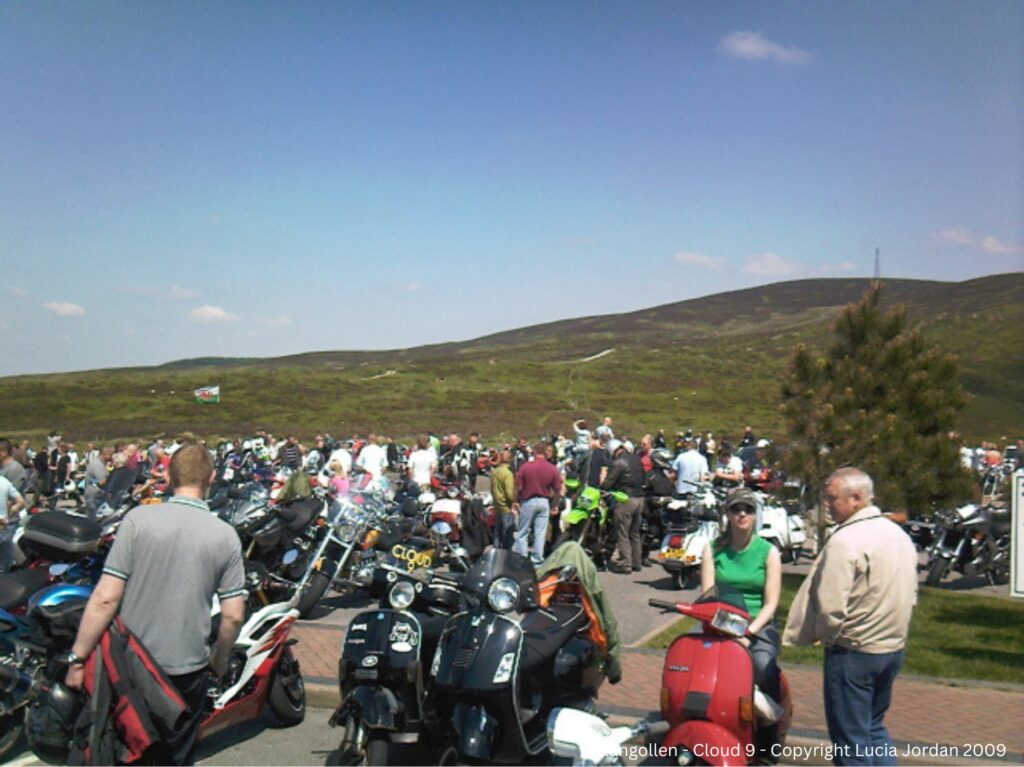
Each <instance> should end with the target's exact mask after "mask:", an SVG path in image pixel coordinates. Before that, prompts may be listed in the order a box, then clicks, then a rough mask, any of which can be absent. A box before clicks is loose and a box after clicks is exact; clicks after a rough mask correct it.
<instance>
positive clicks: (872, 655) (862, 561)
mask: <svg viewBox="0 0 1024 767" xmlns="http://www.w3.org/2000/svg"><path fill="white" fill-rule="evenodd" d="M822 500H823V502H824V503H825V504H826V506H827V508H828V510H829V512H830V513H831V514H832V517H833V518H834V519H835V521H836V522H837V523H838V527H837V528H836V530H835V532H833V533H832V536H831V537H830V538H829V540H828V542H827V543H826V545H825V546H824V548H823V549H822V551H821V554H820V555H819V556H818V559H817V561H816V562H815V565H814V568H813V569H812V570H811V572H810V574H809V575H808V576H807V578H806V580H804V582H803V584H802V585H801V587H800V590H799V591H798V592H797V595H796V598H795V599H794V601H793V606H792V607H791V608H790V611H789V618H788V620H787V622H786V631H785V634H784V636H783V644H785V645H788V646H798V645H810V644H814V643H816V642H821V643H822V644H823V645H824V646H825V674H824V681H825V684H824V691H825V718H826V720H827V721H828V732H829V736H830V737H831V739H832V741H833V744H834V747H835V752H834V753H835V756H834V758H833V762H834V763H835V764H837V765H859V764H879V765H892V764H896V749H895V747H894V746H893V744H892V740H891V739H890V738H889V732H888V731H887V730H886V728H885V724H884V721H883V720H884V718H885V712H886V711H887V710H888V708H889V701H890V699H891V696H892V686H893V682H894V681H895V680H896V675H897V674H898V673H899V670H900V666H901V665H902V663H903V655H904V648H905V647H906V642H907V632H908V630H909V628H910V616H911V613H912V611H913V609H914V603H915V602H916V601H917V552H916V550H915V549H914V545H913V543H912V542H911V540H910V538H909V537H908V536H907V534H906V533H904V532H903V530H901V529H900V528H899V526H897V525H895V524H893V523H892V522H890V521H889V520H888V519H886V518H885V517H883V516H882V513H881V512H880V511H879V510H878V508H877V507H875V506H874V505H872V501H873V500H874V486H873V483H872V482H871V477H869V476H868V475H867V474H865V473H864V472H863V471H861V470H860V469H854V468H847V469H839V470H838V471H836V472H835V473H834V474H833V475H832V476H831V477H829V480H828V482H827V483H826V485H825V491H824V493H823V494H822Z"/></svg>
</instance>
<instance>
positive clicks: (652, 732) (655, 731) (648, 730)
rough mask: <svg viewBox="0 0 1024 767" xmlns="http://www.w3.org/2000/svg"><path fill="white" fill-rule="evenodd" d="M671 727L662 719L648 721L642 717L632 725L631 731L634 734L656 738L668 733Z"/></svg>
mask: <svg viewBox="0 0 1024 767" xmlns="http://www.w3.org/2000/svg"><path fill="white" fill-rule="evenodd" d="M670 729H672V728H671V727H670V726H669V723H668V722H667V721H665V720H664V719H662V720H660V721H657V722H648V721H647V720H646V719H643V720H641V721H639V722H637V723H636V724H634V725H633V733H634V736H636V735H645V734H646V735H648V736H649V737H652V738H657V737H660V736H662V735H665V734H667V733H668V731H669V730H670Z"/></svg>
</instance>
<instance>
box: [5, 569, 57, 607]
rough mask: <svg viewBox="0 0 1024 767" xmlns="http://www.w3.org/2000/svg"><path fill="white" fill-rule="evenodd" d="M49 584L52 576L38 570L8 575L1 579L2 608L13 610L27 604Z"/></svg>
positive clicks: (18, 571)
mask: <svg viewBox="0 0 1024 767" xmlns="http://www.w3.org/2000/svg"><path fill="white" fill-rule="evenodd" d="M49 582H50V574H49V573H48V572H47V571H46V570H40V569H38V568H28V569H26V570H15V571H14V572H13V573H7V575H4V576H2V577H0V608H2V609H4V610H12V609H14V608H15V607H18V606H20V605H23V604H25V603H26V602H27V601H28V598H29V597H30V596H32V595H33V594H35V593H36V592H37V591H39V589H41V588H43V587H44V586H46V584H48V583H49Z"/></svg>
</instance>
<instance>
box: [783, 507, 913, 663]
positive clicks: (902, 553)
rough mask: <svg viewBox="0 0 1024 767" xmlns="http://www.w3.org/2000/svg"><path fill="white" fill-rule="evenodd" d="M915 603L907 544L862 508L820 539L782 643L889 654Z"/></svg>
mask: <svg viewBox="0 0 1024 767" xmlns="http://www.w3.org/2000/svg"><path fill="white" fill-rule="evenodd" d="M916 602H917V551H916V550H915V549H914V544H913V543H912V542H911V540H910V537H909V536H908V535H907V534H906V533H904V532H903V530H901V529H900V528H899V526H898V525H896V524H894V523H892V522H890V521H889V520H888V519H886V518H885V517H883V516H882V513H881V512H880V511H879V510H878V509H877V508H876V507H875V506H868V507H866V508H863V509H861V510H860V511H858V512H857V513H856V514H854V515H853V516H851V517H850V518H849V519H848V520H847V521H846V522H844V523H843V524H841V525H839V527H837V528H836V530H835V532H833V533H832V537H831V538H829V539H828V542H827V543H826V544H825V547H824V548H823V549H822V552H821V555H820V556H819V557H818V558H817V560H816V561H815V563H814V567H813V568H812V569H811V572H810V573H809V574H808V576H807V578H806V579H805V580H804V582H803V583H802V584H801V586H800V590H799V591H798V592H797V595H796V598H795V599H794V600H793V605H792V607H790V610H789V618H788V619H787V621H786V631H785V634H784V635H783V638H782V642H783V644H785V645H787V646H790V647H793V646H799V645H810V644H814V643H815V642H816V641H818V642H821V643H822V644H823V645H825V646H826V647H832V646H839V647H845V648H847V649H850V650H856V651H858V652H864V653H872V654H879V653H888V652H896V651H897V650H902V649H903V648H904V647H905V646H906V643H907V632H908V630H909V628H910V615H911V613H912V612H913V609H914V604H915V603H916Z"/></svg>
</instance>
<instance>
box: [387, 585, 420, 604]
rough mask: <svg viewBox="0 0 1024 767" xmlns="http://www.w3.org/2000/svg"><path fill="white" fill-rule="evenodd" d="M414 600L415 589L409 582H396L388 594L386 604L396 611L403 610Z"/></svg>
mask: <svg viewBox="0 0 1024 767" xmlns="http://www.w3.org/2000/svg"><path fill="white" fill-rule="evenodd" d="M414 599H416V589H415V588H414V587H413V585H412V584H411V583H409V581H398V583H396V584H395V585H394V586H392V587H391V591H389V592H388V602H390V603H391V606H392V607H393V608H395V609H396V610H404V609H405V608H407V607H408V606H409V605H411V604H412V603H413V600H414Z"/></svg>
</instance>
